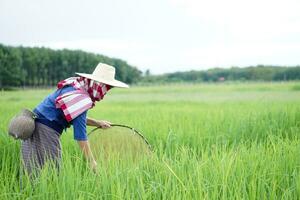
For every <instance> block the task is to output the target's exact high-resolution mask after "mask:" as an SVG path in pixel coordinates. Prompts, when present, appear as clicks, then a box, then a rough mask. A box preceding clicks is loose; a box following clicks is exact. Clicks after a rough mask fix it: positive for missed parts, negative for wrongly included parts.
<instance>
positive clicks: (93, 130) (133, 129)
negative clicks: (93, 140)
mask: <svg viewBox="0 0 300 200" xmlns="http://www.w3.org/2000/svg"><path fill="white" fill-rule="evenodd" d="M110 126H112V127H124V128H128V129H131V130H132V131H133V133H134V134H137V135H138V136H139V137H140V138H142V139H143V141H144V142H145V143H146V145H147V146H148V148H149V150H150V151H151V152H152V151H153V150H152V147H151V145H150V143H149V142H148V140H147V139H146V138H145V136H143V135H142V134H141V133H140V132H139V131H138V130H136V129H135V128H132V127H130V126H127V125H123V124H111V125H110ZM98 129H102V128H101V127H96V128H94V129H92V130H91V131H90V132H89V133H88V136H89V135H91V134H93V132H95V131H96V130H98Z"/></svg>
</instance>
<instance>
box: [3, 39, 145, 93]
mask: <svg viewBox="0 0 300 200" xmlns="http://www.w3.org/2000/svg"><path fill="white" fill-rule="evenodd" d="M99 62H103V63H106V64H109V65H112V66H114V67H115V68H116V78H117V79H118V80H121V81H123V82H126V83H129V84H132V83H136V82H137V81H139V80H140V79H141V75H142V72H141V71H140V70H138V69H137V68H136V67H133V66H131V65H129V64H127V63H126V62H125V61H123V60H120V59H116V58H109V57H107V56H104V55H99V54H94V53H87V52H83V51H80V50H67V49H63V50H52V49H49V48H43V47H42V48H38V47H33V48H31V47H22V46H20V47H12V46H6V45H3V44H0V88H5V87H11V86H14V87H24V86H30V87H35V86H53V85H56V84H57V82H58V81H60V80H63V79H65V78H68V77H71V76H75V74H74V73H75V72H83V73H92V72H93V70H94V68H95V67H96V65H97V64H98V63H99Z"/></svg>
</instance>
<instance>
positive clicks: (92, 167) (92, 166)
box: [90, 160, 98, 174]
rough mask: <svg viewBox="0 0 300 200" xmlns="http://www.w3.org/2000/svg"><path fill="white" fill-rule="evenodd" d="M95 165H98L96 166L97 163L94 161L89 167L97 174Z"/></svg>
mask: <svg viewBox="0 0 300 200" xmlns="http://www.w3.org/2000/svg"><path fill="white" fill-rule="evenodd" d="M97 165H98V164H97V162H96V161H95V160H91V162H90V167H91V169H92V170H93V172H94V173H96V174H97V173H98V172H97Z"/></svg>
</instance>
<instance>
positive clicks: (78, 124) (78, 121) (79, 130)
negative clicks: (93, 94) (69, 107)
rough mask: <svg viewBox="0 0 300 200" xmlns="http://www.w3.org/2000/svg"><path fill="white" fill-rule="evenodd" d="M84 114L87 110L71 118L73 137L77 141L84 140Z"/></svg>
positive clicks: (85, 137)
mask: <svg viewBox="0 0 300 200" xmlns="http://www.w3.org/2000/svg"><path fill="white" fill-rule="evenodd" d="M86 115H87V111H85V112H83V113H81V114H80V115H79V116H77V117H76V118H75V119H73V120H72V122H73V123H72V124H73V130H74V139H75V140H77V141H86V140H87V133H86Z"/></svg>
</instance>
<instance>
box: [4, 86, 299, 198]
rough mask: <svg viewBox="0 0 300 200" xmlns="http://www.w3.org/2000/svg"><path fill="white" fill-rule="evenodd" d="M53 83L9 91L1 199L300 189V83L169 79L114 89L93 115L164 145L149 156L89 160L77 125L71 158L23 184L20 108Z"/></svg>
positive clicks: (262, 194) (285, 194)
mask: <svg viewBox="0 0 300 200" xmlns="http://www.w3.org/2000/svg"><path fill="white" fill-rule="evenodd" d="M50 91H51V90H25V91H24V90H22V91H13V92H0V119H1V121H0V191H1V192H0V199H43V200H46V199H299V198H300V176H299V173H300V168H299V167H300V83H299V82H291V83H230V84H196V85H185V84H178V85H165V86H151V87H132V88H131V89H129V90H120V89H114V90H112V91H111V92H110V93H109V94H108V95H107V96H106V97H105V99H104V101H102V102H100V103H98V104H97V106H96V107H95V108H94V109H92V110H90V111H89V113H88V115H89V116H90V117H94V118H98V119H106V120H110V121H112V122H116V123H121V124H127V125H130V126H133V127H135V128H137V129H138V130H139V131H140V132H142V133H143V134H144V135H145V136H146V137H147V139H148V140H149V142H150V143H151V145H152V146H153V148H154V155H153V156H152V157H151V158H147V159H144V160H141V161H140V162H134V163H131V162H126V161H122V160H118V159H111V160H102V161H101V162H100V163H99V175H98V176H95V175H94V174H93V173H92V172H91V171H90V170H89V169H88V167H87V166H86V165H85V162H84V159H83V157H82V155H81V154H80V151H79V148H78V146H77V143H76V142H75V141H74V140H73V134H72V129H70V130H68V131H67V133H64V134H63V135H62V137H61V139H62V146H63V167H62V170H61V171H60V173H59V174H58V175H57V174H55V173H54V172H53V170H51V169H48V168H45V169H44V170H43V172H42V174H41V176H40V178H39V179H38V180H36V181H35V182H34V183H32V184H30V182H29V181H28V180H27V179H26V180H25V181H23V183H22V188H23V189H22V191H20V183H19V175H18V174H19V173H18V172H19V162H20V160H19V157H20V155H19V147H20V142H19V141H14V140H13V139H11V138H9V137H8V136H7V133H6V132H7V125H8V122H9V120H10V118H11V117H12V116H13V115H14V114H15V113H17V112H18V111H19V110H20V109H21V108H22V107H28V108H34V107H35V106H36V105H37V104H38V103H39V102H40V101H41V100H42V99H43V98H44V96H45V95H47V94H48V93H49V92H50Z"/></svg>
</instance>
